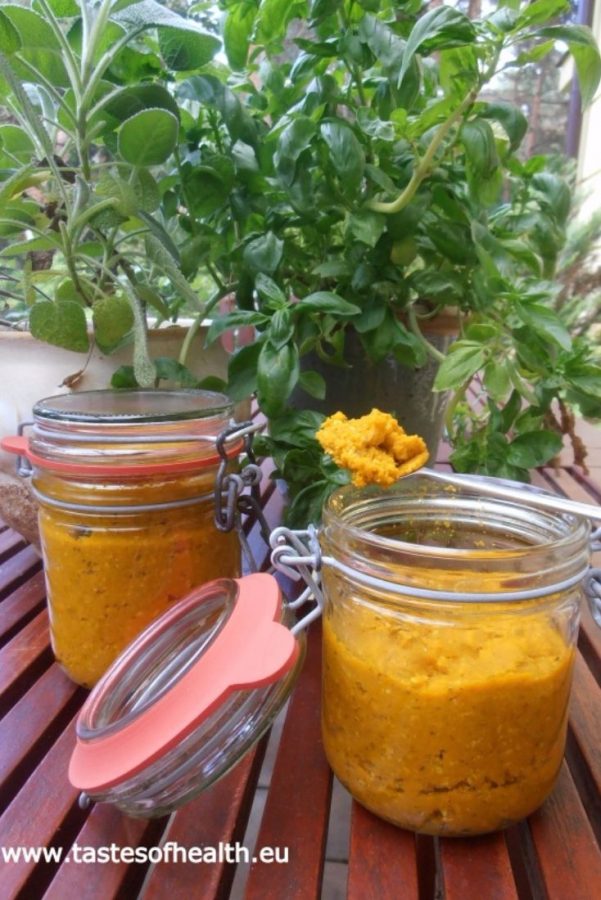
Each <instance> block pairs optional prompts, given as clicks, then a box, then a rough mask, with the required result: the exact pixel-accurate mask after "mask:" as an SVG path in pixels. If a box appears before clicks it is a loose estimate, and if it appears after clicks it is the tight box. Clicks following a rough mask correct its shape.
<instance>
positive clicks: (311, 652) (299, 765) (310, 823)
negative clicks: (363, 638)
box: [244, 623, 332, 900]
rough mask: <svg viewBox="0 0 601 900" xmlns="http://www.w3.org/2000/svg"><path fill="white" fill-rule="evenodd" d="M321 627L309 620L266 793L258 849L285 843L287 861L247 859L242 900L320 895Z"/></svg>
mask: <svg viewBox="0 0 601 900" xmlns="http://www.w3.org/2000/svg"><path fill="white" fill-rule="evenodd" d="M320 694H321V628H320V627H319V626H318V625H317V623H316V624H315V625H314V626H312V628H311V629H310V633H309V635H308V640H307V657H306V659H305V664H304V669H303V673H302V677H301V678H300V679H299V682H298V684H297V686H296V689H295V691H294V693H293V695H292V698H291V700H290V706H289V711H288V715H287V716H286V721H285V723H284V728H283V731H282V736H281V739H280V747H279V751H278V756H277V760H276V763H275V767H274V771H273V775H272V778H271V788H270V790H269V793H268V795H267V801H266V804H265V811H264V813H263V819H262V822H261V827H260V829H259V835H258V838H257V851H258V850H260V849H261V848H263V847H271V848H276V847H278V848H284V847H287V848H289V862H288V863H287V864H286V865H268V864H264V863H263V864H262V863H260V862H257V863H254V862H253V864H252V865H251V868H250V871H249V875H248V881H247V885H246V893H245V895H244V896H245V900H272V898H273V900H280V898H281V897H286V898H287V900H293V898H298V900H306V898H309V897H311V898H314V897H315V898H316V897H319V895H320V891H321V885H322V879H323V867H324V855H325V847H326V841H327V833H328V817H329V809H330V798H331V791H332V773H331V770H330V768H329V766H328V764H327V762H326V759H325V756H324V753H323V747H322V742H321V722H320V704H319V700H320Z"/></svg>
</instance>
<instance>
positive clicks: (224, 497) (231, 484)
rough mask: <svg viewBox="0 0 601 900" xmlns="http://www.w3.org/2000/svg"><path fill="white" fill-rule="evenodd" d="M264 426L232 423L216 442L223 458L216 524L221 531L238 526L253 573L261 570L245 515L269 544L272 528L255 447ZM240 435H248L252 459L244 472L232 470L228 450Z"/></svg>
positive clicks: (218, 479)
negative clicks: (244, 522)
mask: <svg viewBox="0 0 601 900" xmlns="http://www.w3.org/2000/svg"><path fill="white" fill-rule="evenodd" d="M261 427H262V426H261V424H256V423H253V422H244V423H243V424H236V425H232V426H230V427H229V428H226V429H224V431H222V432H221V434H220V435H219V437H218V438H217V441H216V447H217V452H218V453H219V457H220V460H221V461H220V463H219V469H218V470H217V476H216V478H215V527H216V528H217V529H218V530H219V531H231V530H232V529H233V528H235V529H236V531H237V532H238V537H239V540H240V543H241V545H242V549H243V551H244V553H245V555H246V557H247V559H248V561H249V565H250V568H251V571H253V572H256V571H257V570H258V566H257V564H256V561H255V559H254V557H253V554H252V551H251V548H250V545H249V543H248V540H247V538H246V534H245V532H244V530H243V527H242V521H241V516H242V515H247V516H248V515H251V514H252V515H253V516H254V517H255V519H256V520H257V522H258V523H259V528H260V530H261V535H262V537H263V539H264V541H265V543H266V544H269V534H270V529H269V525H268V524H267V520H266V518H265V515H264V513H263V510H262V508H261V490H260V484H261V479H262V477H263V476H262V472H261V469H260V467H259V466H258V465H257V462H256V459H255V455H254V451H253V447H252V441H253V435H254V433H255V432H256V431H258V430H259V429H260V428H261ZM240 438H244V449H243V452H244V453H245V454H246V458H247V460H248V462H247V464H246V465H245V466H244V468H243V469H242V470H241V472H228V464H229V462H230V460H229V458H228V455H227V452H226V451H227V444H228V443H231V442H232V441H238V440H240ZM246 488H250V493H243V492H244V490H245V489H246Z"/></svg>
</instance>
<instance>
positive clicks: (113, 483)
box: [13, 390, 242, 687]
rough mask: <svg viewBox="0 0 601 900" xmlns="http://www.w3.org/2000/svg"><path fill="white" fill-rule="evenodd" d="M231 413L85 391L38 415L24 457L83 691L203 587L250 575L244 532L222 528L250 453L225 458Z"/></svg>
mask: <svg viewBox="0 0 601 900" xmlns="http://www.w3.org/2000/svg"><path fill="white" fill-rule="evenodd" d="M231 413H232V407H231V404H230V401H229V400H228V398H227V397H225V396H224V395H221V394H215V393H211V392H207V391H198V390H192V391H168V390H156V391H147V390H139V391H129V390H128V391H90V392H79V393H74V394H65V395H61V396H57V397H50V398H48V399H46V400H41V401H39V402H38V403H37V404H36V405H35V407H34V410H33V418H34V425H33V432H32V435H31V437H30V438H29V442H28V444H27V446H26V447H24V450H25V452H26V455H27V456H28V457H29V460H30V462H31V463H32V465H33V472H32V487H33V490H34V492H35V494H36V495H37V498H38V500H39V504H40V515H39V525H40V536H41V544H42V552H43V558H44V569H45V577H46V585H47V595H48V608H49V614H50V629H51V639H52V647H53V650H54V653H55V656H56V658H57V660H58V662H59V663H60V664H61V666H62V667H63V668H64V670H65V671H66V673H67V674H68V675H69V676H70V677H71V678H72V679H73V680H74V681H76V682H77V683H79V684H82V685H85V686H86V687H90V686H92V685H93V684H94V683H95V682H96V681H97V680H98V678H99V677H100V676H101V675H102V674H103V673H104V672H105V670H106V669H107V667H108V666H109V665H110V663H112V661H113V660H114V659H115V658H116V657H117V656H118V655H119V654H120V653H121V651H122V650H123V649H124V648H125V647H126V646H127V645H128V644H129V643H130V641H131V640H132V639H133V638H134V637H135V636H136V635H137V634H139V633H140V632H141V631H142V630H143V629H144V628H145V627H146V626H147V625H148V623H149V622H150V621H151V620H152V619H154V618H155V617H156V616H157V615H159V614H160V613H162V612H163V611H165V610H166V609H167V608H168V607H169V606H171V605H172V604H173V603H174V602H175V601H177V600H179V599H181V598H182V597H184V596H186V595H187V594H188V593H189V592H190V591H191V590H192V589H193V588H195V587H197V586H198V585H201V584H203V583H204V582H207V581H210V580H212V579H214V578H217V577H231V578H233V577H236V576H238V575H239V574H240V545H239V541H238V537H237V534H236V531H235V530H233V529H232V530H229V531H227V530H219V529H217V528H216V527H215V499H217V500H218V501H220V499H221V495H220V493H219V491H216V477H217V474H218V471H219V469H220V467H221V473H222V474H223V470H224V468H231V466H233V465H235V460H236V457H237V455H238V454H239V452H240V450H241V447H242V441H241V440H240V439H238V440H237V441H234V442H233V443H229V444H227V443H226V444H225V445H224V448H223V452H222V454H221V455H220V454H219V453H218V451H217V449H216V440H217V438H218V436H219V435H220V434H222V433H224V430H226V429H227V428H228V426H231V418H230V417H231ZM13 449H14V448H13ZM228 458H230V459H231V464H229V463H228V462H227V459H228Z"/></svg>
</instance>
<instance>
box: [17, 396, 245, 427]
mask: <svg viewBox="0 0 601 900" xmlns="http://www.w3.org/2000/svg"><path fill="white" fill-rule="evenodd" d="M232 409H233V404H232V402H231V400H230V399H229V397H227V396H226V395H225V394H221V393H218V392H213V391H204V390H200V389H197V388H187V389H171V388H152V389H149V388H138V389H129V388H127V389H117V390H97V391H75V392H73V393H71V394H56V395H53V396H51V397H44V398H42V399H41V400H38V401H37V403H36V404H35V405H34V407H33V415H34V418H35V419H36V421H39V420H41V421H51V422H73V423H77V422H79V423H88V424H91V423H93V424H96V425H102V424H106V425H116V424H123V425H128V424H132V425H133V424H143V423H150V422H157V423H158V422H169V421H170V422H179V421H185V420H188V419H207V418H210V417H212V416H223V415H224V414H229V413H230V412H231V411H232Z"/></svg>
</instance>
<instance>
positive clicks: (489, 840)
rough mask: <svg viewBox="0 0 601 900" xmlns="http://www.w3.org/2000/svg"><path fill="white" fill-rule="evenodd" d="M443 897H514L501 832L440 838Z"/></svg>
mask: <svg viewBox="0 0 601 900" xmlns="http://www.w3.org/2000/svg"><path fill="white" fill-rule="evenodd" d="M440 863H441V869H442V880H443V884H444V896H445V900H466V898H468V897H474V898H481V900H517V898H518V892H517V889H516V886H515V882H514V877H513V870H512V867H511V861H510V858H509V853H508V850H507V845H506V844H505V839H504V836H503V834H491V835H484V836H483V837H475V838H469V839H466V840H456V839H452V838H446V839H442V840H441V841H440Z"/></svg>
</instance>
